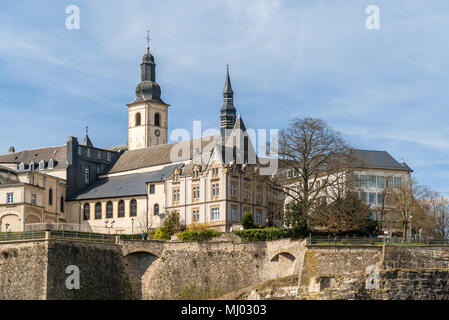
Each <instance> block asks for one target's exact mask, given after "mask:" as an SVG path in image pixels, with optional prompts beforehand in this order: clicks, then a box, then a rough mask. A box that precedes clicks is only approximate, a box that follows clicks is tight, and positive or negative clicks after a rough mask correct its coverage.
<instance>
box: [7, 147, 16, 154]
mask: <svg viewBox="0 0 449 320" xmlns="http://www.w3.org/2000/svg"><path fill="white" fill-rule="evenodd" d="M14 152H16V149H15V148H14V147H9V150H8V153H14Z"/></svg>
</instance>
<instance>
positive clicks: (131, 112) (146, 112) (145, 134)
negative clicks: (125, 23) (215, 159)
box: [128, 34, 169, 150]
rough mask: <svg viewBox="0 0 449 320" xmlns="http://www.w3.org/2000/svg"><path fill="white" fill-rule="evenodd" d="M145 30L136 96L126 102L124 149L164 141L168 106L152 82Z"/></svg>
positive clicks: (153, 73)
mask: <svg viewBox="0 0 449 320" xmlns="http://www.w3.org/2000/svg"><path fill="white" fill-rule="evenodd" d="M149 40H150V39H149V37H148V34H147V42H148V43H147V47H146V53H145V55H144V56H143V58H142V63H141V64H140V76H141V82H140V83H139V84H138V85H137V87H136V99H135V100H134V101H133V102H131V103H130V104H128V150H136V149H141V148H147V147H150V146H155V145H159V144H165V143H167V141H168V107H169V105H168V104H166V103H165V102H164V101H162V99H161V87H160V86H159V85H158V84H157V83H156V64H155V63H154V57H153V55H152V54H151V53H150V46H149Z"/></svg>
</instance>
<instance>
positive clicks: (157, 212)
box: [154, 203, 159, 215]
mask: <svg viewBox="0 0 449 320" xmlns="http://www.w3.org/2000/svg"><path fill="white" fill-rule="evenodd" d="M158 214H159V205H158V204H157V203H156V204H155V205H154V215H158Z"/></svg>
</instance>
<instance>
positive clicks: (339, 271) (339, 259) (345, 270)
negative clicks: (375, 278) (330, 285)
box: [300, 245, 382, 286]
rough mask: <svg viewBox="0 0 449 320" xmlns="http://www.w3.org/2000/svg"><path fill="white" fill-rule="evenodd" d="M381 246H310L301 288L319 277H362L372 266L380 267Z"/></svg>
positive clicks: (306, 256)
mask: <svg viewBox="0 0 449 320" xmlns="http://www.w3.org/2000/svg"><path fill="white" fill-rule="evenodd" d="M381 259H382V247H380V246H327V245H326V246H319V245H308V246H307V250H306V252H305V257H304V265H303V269H302V274H301V283H300V285H301V286H309V284H310V280H311V279H312V278H317V277H341V276H343V277H352V276H357V275H358V276H360V275H362V274H364V273H365V270H366V268H367V267H368V266H370V265H380V264H381V261H382V260H381Z"/></svg>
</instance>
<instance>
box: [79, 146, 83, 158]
mask: <svg viewBox="0 0 449 320" xmlns="http://www.w3.org/2000/svg"><path fill="white" fill-rule="evenodd" d="M78 155H79V156H82V155H83V149H82V148H81V147H78Z"/></svg>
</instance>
